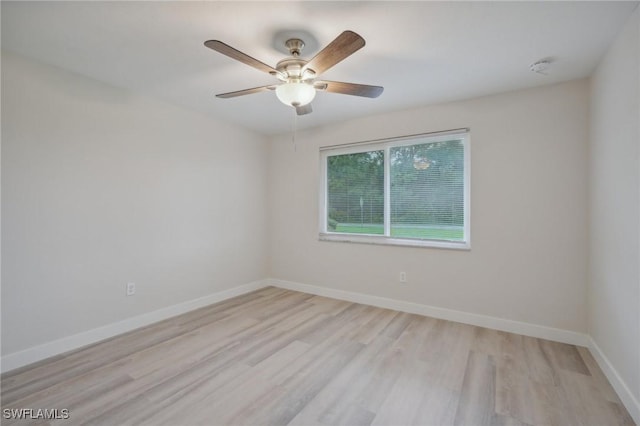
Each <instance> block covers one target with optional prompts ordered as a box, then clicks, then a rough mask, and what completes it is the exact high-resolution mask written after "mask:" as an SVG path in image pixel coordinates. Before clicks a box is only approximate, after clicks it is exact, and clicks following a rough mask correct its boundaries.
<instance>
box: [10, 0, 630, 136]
mask: <svg viewBox="0 0 640 426" xmlns="http://www.w3.org/2000/svg"><path fill="white" fill-rule="evenodd" d="M637 5H638V2H611V1H603V2H581V1H580V2H579V1H576V2H537V1H536V2H366V1H357V2H344V1H341V2H325V1H319V2H301V1H295V2H188V1H177V2H159V1H158V2H6V1H2V3H1V7H2V11H1V12H2V48H3V49H8V50H11V51H15V52H18V53H20V54H23V55H25V56H29V57H32V58H35V59H37V60H40V61H43V62H46V63H50V64H53V65H57V66H59V67H62V68H66V69H68V70H71V71H75V72H77V73H80V74H84V75H87V76H90V77H93V78H95V79H98V80H101V81H104V82H107V83H109V84H112V85H115V86H119V87H124V88H128V89H130V90H133V91H136V92H140V93H143V94H146V95H150V96H154V97H157V98H161V99H164V100H166V101H169V102H172V103H175V104H179V105H182V106H185V107H188V108H191V109H195V110H198V111H201V112H204V113H206V114H208V115H210V116H212V117H216V118H218V119H222V120H227V121H232V122H235V123H237V124H240V125H242V126H245V127H248V128H250V129H253V130H255V131H257V132H260V133H263V134H275V133H283V132H288V131H289V130H290V129H291V126H292V122H293V109H291V108H288V107H286V106H284V105H283V104H281V103H280V102H279V101H278V100H277V98H276V96H275V93H273V92H264V93H258V94H253V95H249V96H244V97H240V98H233V99H218V98H215V97H214V94H215V93H222V92H229V91H234V90H240V89H246V88H250V87H255V86H260V85H265V84H270V83H273V82H274V81H275V79H274V78H273V77H271V76H269V75H268V74H263V73H261V72H260V71H258V70H256V69H254V68H251V67H248V66H246V65H244V64H242V63H240V62H236V61H234V60H232V59H229V58H228V57H226V56H223V55H221V54H219V53H216V52H214V51H212V50H210V49H207V48H206V47H204V45H203V42H204V41H205V40H209V39H218V40H222V41H224V42H226V43H227V44H230V45H231V46H233V47H235V48H237V49H239V50H241V51H243V52H245V53H247V54H248V55H250V56H253V57H255V58H257V59H259V60H261V61H262V62H265V63H267V64H269V65H272V66H274V65H275V64H276V62H277V61H278V60H280V59H282V58H283V57H284V56H285V55H284V54H283V53H281V52H280V51H278V50H277V49H276V47H275V46H276V45H275V43H274V38H276V33H278V32H281V31H283V30H300V31H306V32H308V33H310V34H312V35H313V36H314V37H315V39H316V43H313V40H311V43H308V44H311V45H313V44H315V45H316V48H315V49H312V50H309V49H307V50H305V51H304V52H303V55H302V56H303V57H311V56H313V55H314V54H315V53H316V52H317V51H318V50H319V49H320V48H321V47H323V46H325V45H327V44H328V43H329V42H330V41H331V40H333V39H334V38H335V37H336V36H337V35H338V34H340V33H341V32H342V31H343V30H347V29H349V30H353V31H355V32H357V33H359V34H360V35H361V36H362V37H364V39H365V40H366V42H367V44H366V46H365V47H364V48H363V49H361V50H359V51H358V52H356V53H355V54H354V55H353V56H351V57H349V58H347V59H346V60H345V61H343V62H341V63H339V64H338V65H336V66H335V67H334V68H332V69H330V70H328V71H327V72H326V73H325V74H323V76H322V77H323V78H325V79H327V80H338V81H348V82H354V83H363V84H373V85H381V86H384V88H385V91H384V93H383V94H382V95H381V96H380V97H379V98H377V99H367V98H359V97H354V96H345V95H337V94H332V93H319V94H318V96H316V99H315V100H314V102H313V108H314V112H313V113H312V114H310V115H307V116H301V117H298V119H297V126H298V128H308V127H315V126H319V125H326V124H329V123H333V122H337V121H341V120H345V119H349V118H354V117H358V116H363V115H368V114H375V113H381V112H386V111H395V110H402V109H406V108H411V107H416V106H421V105H426V104H432V103H438V102H444V101H450V100H456V99H465V98H471V97H476V96H481V95H485V94H490V93H497V92H503V91H508V90H514V89H519V88H525V87H533V86H538V85H544V84H551V83H556V82H560V81H566V80H570V79H575V78H581V77H585V76H588V75H589V74H590V73H591V72H592V71H593V69H594V67H595V66H596V65H597V63H598V61H599V59H600V58H601V57H602V55H603V54H604V52H605V51H606V49H607V47H608V46H609V45H610V44H611V42H612V41H613V40H614V38H615V36H616V34H617V32H618V31H619V29H620V28H621V27H622V25H623V23H624V22H625V20H626V18H627V17H628V16H629V15H630V13H631V11H632V10H633V9H634V8H635V7H637ZM308 41H309V40H308ZM311 47H312V48H313V46H311ZM542 58H553V61H554V62H553V64H552V66H551V68H550V69H549V70H548V75H546V76H545V75H539V74H535V73H532V72H531V71H529V65H530V64H531V63H533V62H535V61H537V60H539V59H542Z"/></svg>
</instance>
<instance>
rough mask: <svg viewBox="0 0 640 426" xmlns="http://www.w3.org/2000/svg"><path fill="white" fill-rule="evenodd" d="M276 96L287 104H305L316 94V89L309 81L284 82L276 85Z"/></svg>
mask: <svg viewBox="0 0 640 426" xmlns="http://www.w3.org/2000/svg"><path fill="white" fill-rule="evenodd" d="M276 96H278V99H280V102H282V103H283V104H285V105H287V106H304V105H307V104H308V103H310V102H311V101H312V100H313V98H315V96H316V89H314V87H313V86H311V85H310V84H307V83H300V82H297V83H284V84H281V85H279V86H278V87H276Z"/></svg>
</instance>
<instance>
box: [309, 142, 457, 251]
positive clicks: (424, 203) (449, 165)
mask: <svg viewBox="0 0 640 426" xmlns="http://www.w3.org/2000/svg"><path fill="white" fill-rule="evenodd" d="M320 158H321V185H320V186H321V200H320V201H321V202H320V238H321V239H322V240H331V241H350V242H362V243H377V244H395V245H410V246H429V247H447V248H469V247H470V238H469V133H468V131H467V130H460V131H454V132H442V133H435V134H434V133H432V134H423V135H416V136H408V137H402V138H394V139H386V140H381V141H375V142H367V143H358V144H352V145H344V146H337V147H328V148H322V149H321V151H320Z"/></svg>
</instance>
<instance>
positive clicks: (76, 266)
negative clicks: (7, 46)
mask: <svg viewBox="0 0 640 426" xmlns="http://www.w3.org/2000/svg"><path fill="white" fill-rule="evenodd" d="M266 156H267V143H266V140H265V139H264V138H262V137H261V136H258V135H256V134H254V133H251V132H249V131H246V130H242V129H239V128H236V127H233V126H231V125H227V124H223V123H221V122H219V121H216V120H215V119H213V118H211V117H205V116H203V115H200V114H197V113H192V112H190V111H186V110H184V109H181V108H177V107H174V106H171V105H167V104H164V103H162V102H159V101H155V100H151V99H147V98H144V97H140V96H137V95H134V94H132V93H130V92H127V91H125V90H121V89H117V88H113V87H110V86H106V85H103V84H101V83H99V82H97V81H93V80H90V79H87V78H84V77H82V76H79V75H75V74H71V73H69V72H66V71H63V70H60V69H57V68H52V67H49V66H45V65H41V64H38V63H35V62H33V61H31V60H28V59H25V58H22V57H18V56H16V55H13V54H9V53H6V52H3V55H2V256H3V257H2V353H3V355H4V354H11V353H14V352H16V351H20V350H22V349H25V348H30V347H33V346H36V345H39V344H42V343H45V342H50V341H52V340H55V339H58V338H61V337H66V336H70V335H73V334H75V333H79V332H82V331H85V330H89V329H92V328H95V327H99V326H102V325H105V324H111V323H114V322H117V321H120V320H124V319H126V318H130V317H133V316H136V315H140V314H143V313H146V312H149V311H152V310H155V309H159V308H163V307H166V306H170V305H174V304H177V303H179V302H184V301H188V300H191V299H195V298H198V297H202V296H205V295H209V294H211V293H214V292H217V291H221V290H224V289H228V288H231V287H234V286H237V285H239V284H245V283H248V282H251V281H254V280H260V279H262V278H264V276H265V275H266V231H265V225H266V215H265V208H266V199H265V193H266V188H267V187H266V176H267V172H266V162H265V158H266ZM128 281H133V282H135V283H136V284H137V294H136V295H135V296H133V297H126V296H125V284H126V283H127V282H128Z"/></svg>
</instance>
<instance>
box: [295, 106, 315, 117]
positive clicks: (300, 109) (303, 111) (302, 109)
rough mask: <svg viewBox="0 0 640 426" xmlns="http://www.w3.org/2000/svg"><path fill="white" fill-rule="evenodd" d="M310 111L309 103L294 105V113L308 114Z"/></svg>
mask: <svg viewBox="0 0 640 426" xmlns="http://www.w3.org/2000/svg"><path fill="white" fill-rule="evenodd" d="M312 111H313V109H312V108H311V104H306V105H302V106H297V107H296V114H298V115H305V114H310V113H311V112H312Z"/></svg>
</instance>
